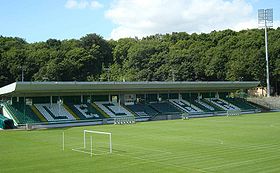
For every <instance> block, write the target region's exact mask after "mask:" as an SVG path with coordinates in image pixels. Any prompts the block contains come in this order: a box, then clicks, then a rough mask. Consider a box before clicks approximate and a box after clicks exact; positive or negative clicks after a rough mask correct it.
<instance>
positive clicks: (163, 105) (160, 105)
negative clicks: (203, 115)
mask: <svg viewBox="0 0 280 173" xmlns="http://www.w3.org/2000/svg"><path fill="white" fill-rule="evenodd" d="M149 105H150V107H152V108H154V109H155V110H156V111H157V112H159V113H160V114H163V115H166V114H177V113H181V112H182V111H181V110H179V109H178V108H176V107H174V106H173V105H172V104H171V103H169V102H151V103H150V104H149Z"/></svg>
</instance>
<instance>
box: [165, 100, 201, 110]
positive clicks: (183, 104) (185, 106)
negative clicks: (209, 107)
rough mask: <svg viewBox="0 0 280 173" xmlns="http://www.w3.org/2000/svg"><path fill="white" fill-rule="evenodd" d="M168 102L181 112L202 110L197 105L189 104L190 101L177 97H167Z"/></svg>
mask: <svg viewBox="0 0 280 173" xmlns="http://www.w3.org/2000/svg"><path fill="white" fill-rule="evenodd" d="M169 102H170V103H171V104H172V105H174V106H175V107H177V108H178V109H180V110H182V111H183V112H187V113H199V112H203V111H202V110H201V109H199V108H198V107H196V106H194V105H192V106H189V105H190V103H188V102H187V101H185V100H179V99H169Z"/></svg>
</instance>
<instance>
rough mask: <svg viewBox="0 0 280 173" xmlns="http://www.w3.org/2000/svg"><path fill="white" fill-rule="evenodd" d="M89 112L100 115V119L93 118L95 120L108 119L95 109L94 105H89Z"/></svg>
mask: <svg viewBox="0 0 280 173" xmlns="http://www.w3.org/2000/svg"><path fill="white" fill-rule="evenodd" d="M86 105H87V111H88V112H89V113H91V114H97V115H98V118H97V117H93V118H97V119H103V118H106V117H104V116H103V115H102V114H101V112H100V111H98V110H97V109H95V108H94V107H93V106H92V104H90V103H87V104H86Z"/></svg>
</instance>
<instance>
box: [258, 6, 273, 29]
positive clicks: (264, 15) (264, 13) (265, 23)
mask: <svg viewBox="0 0 280 173" xmlns="http://www.w3.org/2000/svg"><path fill="white" fill-rule="evenodd" d="M258 24H259V27H261V28H262V27H267V28H270V27H273V9H272V8H270V9H259V10H258Z"/></svg>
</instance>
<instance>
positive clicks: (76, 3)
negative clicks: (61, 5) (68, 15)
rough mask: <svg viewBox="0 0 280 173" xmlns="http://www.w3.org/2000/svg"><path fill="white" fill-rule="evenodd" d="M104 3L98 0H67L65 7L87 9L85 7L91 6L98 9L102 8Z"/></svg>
mask: <svg viewBox="0 0 280 173" xmlns="http://www.w3.org/2000/svg"><path fill="white" fill-rule="evenodd" d="M102 7H103V5H102V4H101V3H100V2H98V1H95V0H93V1H87V0H67V2H66V3H65V8H68V9H85V8H91V9H98V8H102Z"/></svg>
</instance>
